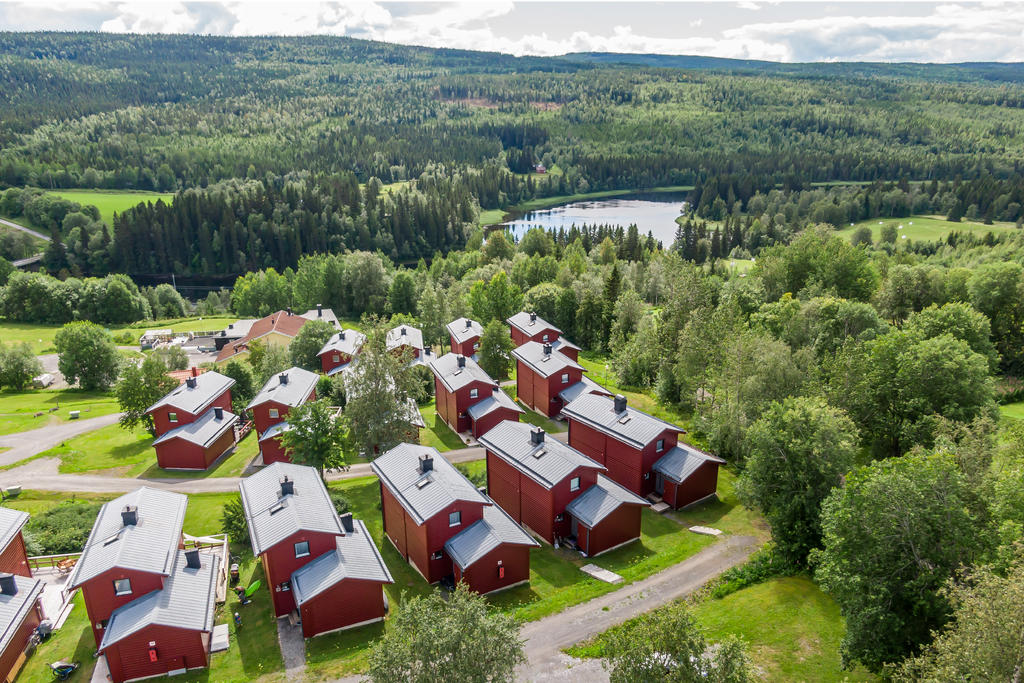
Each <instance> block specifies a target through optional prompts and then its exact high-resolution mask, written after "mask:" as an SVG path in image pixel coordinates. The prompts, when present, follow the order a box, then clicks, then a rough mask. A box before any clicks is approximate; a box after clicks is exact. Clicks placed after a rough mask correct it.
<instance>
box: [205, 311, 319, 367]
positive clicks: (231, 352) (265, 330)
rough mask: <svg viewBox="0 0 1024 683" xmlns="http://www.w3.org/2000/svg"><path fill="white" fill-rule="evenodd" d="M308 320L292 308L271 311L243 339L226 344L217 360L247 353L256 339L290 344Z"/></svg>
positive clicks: (285, 344) (255, 323) (277, 343)
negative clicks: (294, 312) (293, 311)
mask: <svg viewBox="0 0 1024 683" xmlns="http://www.w3.org/2000/svg"><path fill="white" fill-rule="evenodd" d="M308 322H309V320H308V319H307V318H305V317H303V316H301V315H295V314H293V313H292V312H291V310H287V311H278V312H276V313H271V314H270V315H268V316H267V317H265V318H260V319H259V320H257V321H256V322H254V323H253V324H252V326H251V327H250V328H249V331H248V332H247V333H246V334H245V336H243V337H242V338H241V339H239V340H237V341H233V342H229V343H227V344H225V345H224V348H222V349H221V350H220V353H218V354H217V362H218V363H222V362H224V361H226V360H228V359H230V358H234V357H236V356H239V355H240V354H247V353H248V352H249V344H251V343H252V342H253V341H255V340H256V339H260V340H262V341H263V343H265V344H267V345H268V346H288V344H290V343H291V341H292V339H294V338H295V335H297V334H298V333H299V330H301V329H302V326H303V325H305V324H306V323H308Z"/></svg>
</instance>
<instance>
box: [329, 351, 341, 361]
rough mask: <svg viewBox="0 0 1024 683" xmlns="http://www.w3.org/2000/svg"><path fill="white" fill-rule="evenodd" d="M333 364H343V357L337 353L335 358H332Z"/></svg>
mask: <svg viewBox="0 0 1024 683" xmlns="http://www.w3.org/2000/svg"><path fill="white" fill-rule="evenodd" d="M331 362H332V363H340V362H341V355H340V354H337V353H336V354H334V355H333V356H331Z"/></svg>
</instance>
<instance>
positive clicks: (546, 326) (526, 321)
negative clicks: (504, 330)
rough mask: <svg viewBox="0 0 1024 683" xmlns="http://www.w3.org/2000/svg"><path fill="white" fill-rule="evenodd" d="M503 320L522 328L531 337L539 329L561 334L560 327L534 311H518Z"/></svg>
mask: <svg viewBox="0 0 1024 683" xmlns="http://www.w3.org/2000/svg"><path fill="white" fill-rule="evenodd" d="M531 316H532V317H533V318H534V319H533V320H531V319H530V318H531ZM505 322H507V323H508V324H509V325H513V326H514V327H516V328H518V329H520V330H522V331H523V332H525V333H526V334H528V335H530V336H531V337H532V336H533V335H535V334H537V333H538V332H540V331H541V330H554V332H555V334H556V335H560V334H562V331H561V330H560V329H558V328H557V327H555V326H554V325H552V324H551V323H549V322H548V321H547V320H545V319H544V318H542V317H540V316H539V315H536V314H535V313H527V312H526V311H519V312H518V313H516V314H515V315H513V316H512V317H511V318H509V319H508V320H506V321H505ZM552 341H553V340H552Z"/></svg>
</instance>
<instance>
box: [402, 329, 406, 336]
mask: <svg viewBox="0 0 1024 683" xmlns="http://www.w3.org/2000/svg"><path fill="white" fill-rule="evenodd" d="M402 336H403V337H404V336H405V328H404V327H403V328H402Z"/></svg>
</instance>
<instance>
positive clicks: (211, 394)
mask: <svg viewBox="0 0 1024 683" xmlns="http://www.w3.org/2000/svg"><path fill="white" fill-rule="evenodd" d="M234 385H235V380H233V379H231V378H230V377H226V376H224V375H222V374H220V373H219V372H204V373H201V374H198V375H196V376H192V377H188V378H186V379H185V381H184V382H183V383H182V384H181V385H180V386H179V387H177V388H176V389H173V390H172V391H169V392H168V393H167V395H166V396H164V397H163V398H161V399H160V400H159V401H157V402H156V403H154V404H153V405H151V406H150V407H149V408H148V409H147V410H146V414H147V415H151V416H152V417H153V428H154V432H153V433H154V435H155V436H156V437H157V438H160V437H161V436H163V435H164V434H166V433H167V432H169V431H171V430H174V429H178V428H179V427H182V426H184V425H187V424H190V423H192V422H195V421H196V420H197V419H199V418H200V417H202V416H203V415H205V414H206V412H207V411H209V410H210V409H212V408H215V407H216V408H223V409H224V410H225V411H226V412H230V411H231V387H233V386H234Z"/></svg>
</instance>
